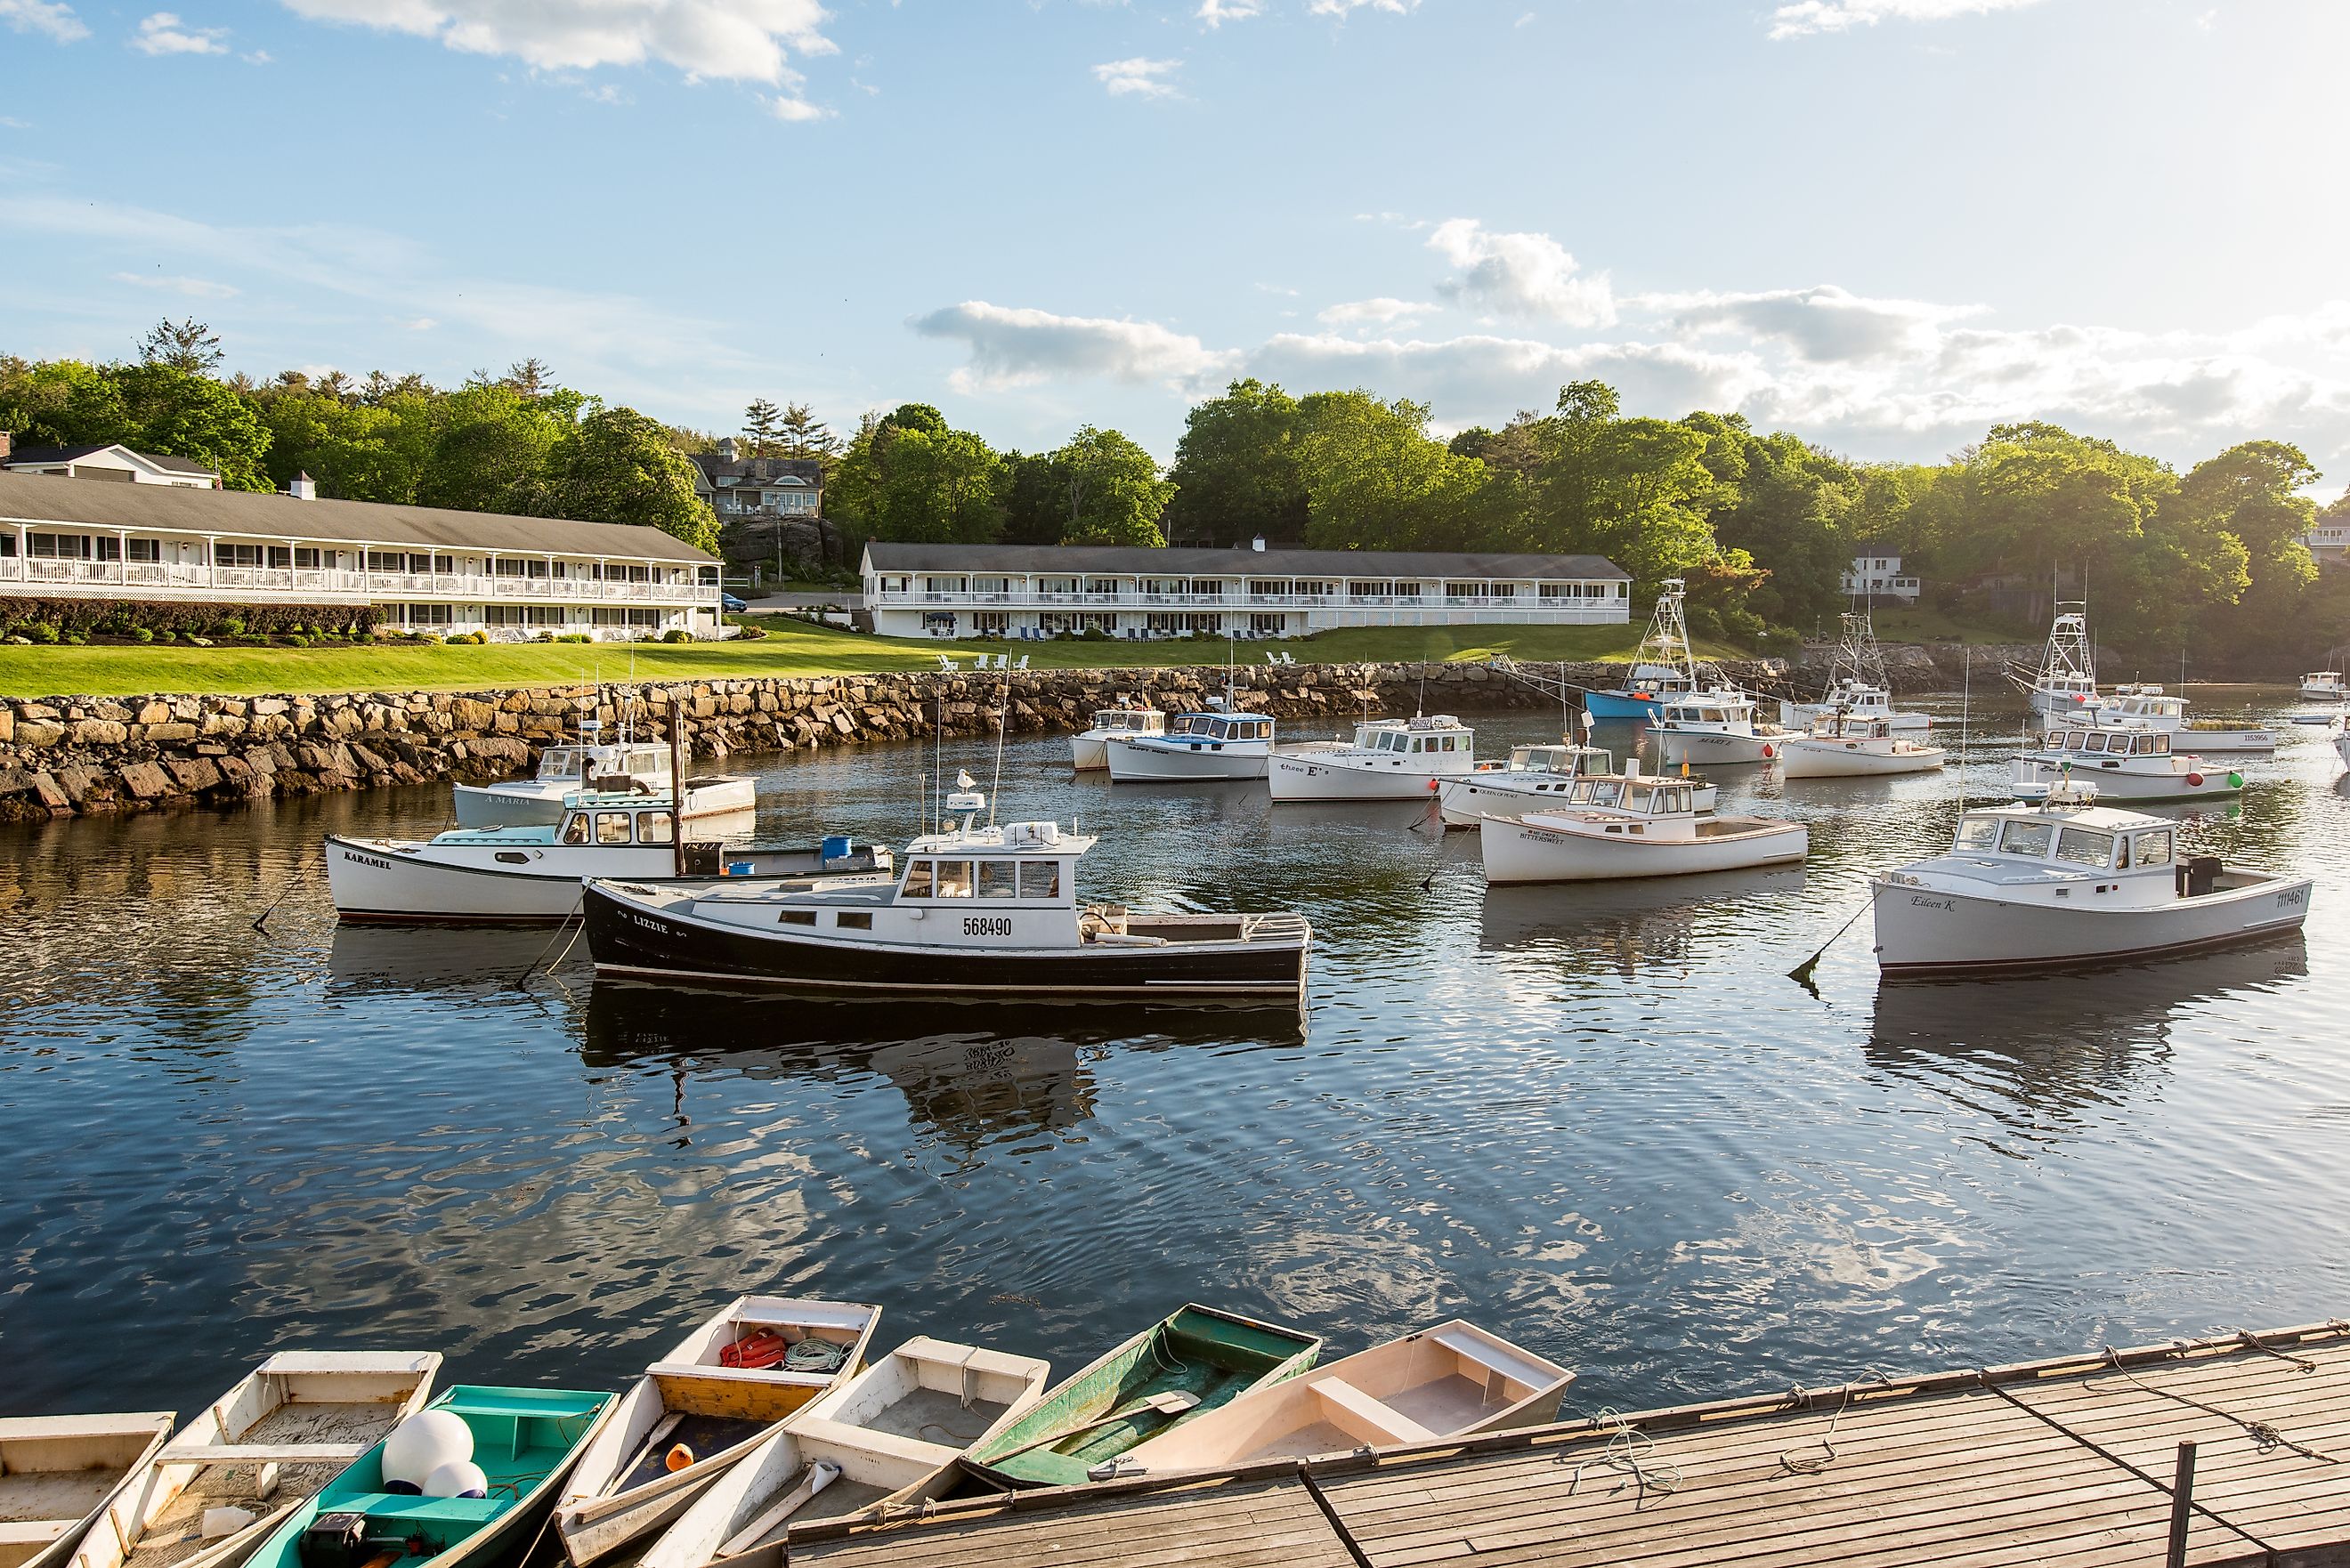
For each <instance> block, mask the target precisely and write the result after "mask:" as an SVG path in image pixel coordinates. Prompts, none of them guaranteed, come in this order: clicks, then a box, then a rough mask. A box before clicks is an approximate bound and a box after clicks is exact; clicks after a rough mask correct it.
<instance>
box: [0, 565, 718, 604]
mask: <svg viewBox="0 0 2350 1568" xmlns="http://www.w3.org/2000/svg"><path fill="white" fill-rule="evenodd" d="M0 582H21V583H35V584H60V585H67V586H71V587H132V588H167V589H213V590H217V591H221V592H236V593H254V592H273V593H304V594H326V595H332V596H336V597H345V598H352V599H366V598H384V597H408V598H415V597H428V598H479V599H484V600H487V601H490V602H492V603H497V602H503V601H511V600H515V599H562V600H567V601H574V602H579V603H599V602H600V603H607V604H608V603H613V602H616V601H618V602H626V603H635V604H646V603H664V604H687V605H712V604H716V603H717V602H718V595H719V589H718V587H717V586H716V585H715V584H702V583H631V582H614V581H600V582H599V581H597V580H595V579H593V578H588V577H500V576H463V575H450V574H445V573H430V574H427V573H414V572H340V571H317V570H302V569H296V568H290V567H286V566H201V565H198V566H188V565H177V564H174V565H162V564H158V563H155V562H151V561H128V562H125V561H70V560H68V561H54V560H45V559H41V558H37V557H35V558H29V559H28V558H26V557H23V556H0Z"/></svg>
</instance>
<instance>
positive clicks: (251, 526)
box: [0, 473, 716, 563]
mask: <svg viewBox="0 0 2350 1568" xmlns="http://www.w3.org/2000/svg"><path fill="white" fill-rule="evenodd" d="M0 521H6V522H12V523H13V522H26V523H32V524H37V525H49V524H62V525H65V526H68V527H85V528H127V529H130V530H131V531H132V532H134V533H136V532H137V531H139V530H140V529H142V528H154V529H168V530H172V531H175V532H180V533H189V534H218V535H224V536H233V537H242V538H257V539H303V540H310V539H318V540H326V541H329V542H333V543H338V544H350V545H427V546H432V547H437V548H441V549H460V550H510V551H513V552H515V554H517V555H520V554H524V553H526V552H537V553H541V554H546V553H552V554H555V555H558V556H622V557H625V558H628V559H631V560H650V561H679V562H688V561H690V562H696V563H700V562H706V561H711V560H714V559H715V558H716V557H714V556H706V555H704V554H702V552H701V551H700V550H697V549H695V548H694V547H693V546H692V545H689V544H686V543H685V542H684V541H683V540H681V539H675V538H671V536H670V535H667V534H664V533H662V532H661V531H660V529H658V528H643V527H637V526H633V525H625V524H613V523H580V522H575V521H573V520H571V519H569V518H563V517H509V516H507V515H505V514H502V513H495V512H450V511H445V510H443V509H442V508H440V507H436V506H386V505H379V504H376V503H374V502H371V501H296V500H295V499H294V498H293V497H292V496H290V495H265V494H257V493H253V492H250V491H244V490H194V489H190V488H188V487H186V486H183V485H177V484H106V483H99V481H97V480H91V479H67V478H64V477H62V476H59V475H54V474H40V473H0Z"/></svg>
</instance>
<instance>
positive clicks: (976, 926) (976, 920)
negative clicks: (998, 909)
mask: <svg viewBox="0 0 2350 1568" xmlns="http://www.w3.org/2000/svg"><path fill="white" fill-rule="evenodd" d="M962 934H963V935H964V936H967V937H1008V936H1010V935H1011V934H1012V920H1011V918H1010V917H1009V916H1005V915H965V916H964V917H963V918H962Z"/></svg>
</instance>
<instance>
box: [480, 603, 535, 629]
mask: <svg viewBox="0 0 2350 1568" xmlns="http://www.w3.org/2000/svg"><path fill="white" fill-rule="evenodd" d="M482 624H483V625H484V626H525V625H528V624H529V618H528V617H527V616H526V615H525V613H524V610H523V607H522V606H520V605H484V606H483V607H482Z"/></svg>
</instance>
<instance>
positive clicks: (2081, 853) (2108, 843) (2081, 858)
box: [2056, 827, 2114, 866]
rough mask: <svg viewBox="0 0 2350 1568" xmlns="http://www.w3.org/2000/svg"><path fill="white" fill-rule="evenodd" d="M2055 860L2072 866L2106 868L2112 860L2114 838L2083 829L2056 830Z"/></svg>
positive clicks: (2106, 834) (2066, 828)
mask: <svg viewBox="0 0 2350 1568" xmlns="http://www.w3.org/2000/svg"><path fill="white" fill-rule="evenodd" d="M2056 858H2057V859H2059V860H2063V861H2066V862H2069V863H2070V864H2072V865H2074V866H2106V865H2110V864H2112V862H2113V858H2114V836H2113V835H2112V834H2110V833H2094V832H2092V831H2090V830H2089V829H2088V828H2085V827H2065V828H2060V829H2058V830H2057V834H2056Z"/></svg>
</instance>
